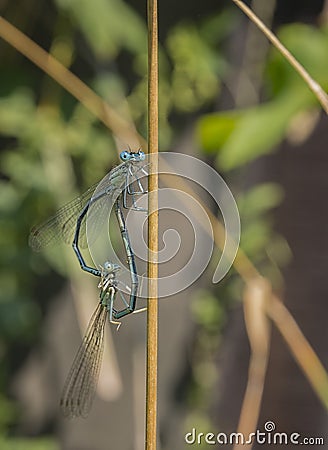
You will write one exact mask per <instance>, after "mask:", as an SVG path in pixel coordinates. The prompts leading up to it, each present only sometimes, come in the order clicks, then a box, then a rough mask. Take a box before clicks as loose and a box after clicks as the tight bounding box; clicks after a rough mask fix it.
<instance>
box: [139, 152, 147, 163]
mask: <svg viewBox="0 0 328 450" xmlns="http://www.w3.org/2000/svg"><path fill="white" fill-rule="evenodd" d="M138 153H139V158H140V161H144V160H145V159H146V155H145V153H144V152H142V151H141V150H139V152H138Z"/></svg>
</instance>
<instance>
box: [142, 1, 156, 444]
mask: <svg viewBox="0 0 328 450" xmlns="http://www.w3.org/2000/svg"><path fill="white" fill-rule="evenodd" d="M147 11H148V153H149V159H150V171H149V177H148V192H149V198H148V212H149V216H148V304H147V306H148V308H147V378H146V440H145V449H146V450H156V448H157V360H158V284H157V278H158V260H157V252H158V15H157V0H148V1H147Z"/></svg>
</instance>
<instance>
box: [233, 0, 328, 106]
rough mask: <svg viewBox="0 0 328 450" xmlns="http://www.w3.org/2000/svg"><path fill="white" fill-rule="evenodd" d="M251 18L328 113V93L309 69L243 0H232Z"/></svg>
mask: <svg viewBox="0 0 328 450" xmlns="http://www.w3.org/2000/svg"><path fill="white" fill-rule="evenodd" d="M232 1H233V2H234V3H235V4H236V5H237V6H238V7H239V8H240V9H241V10H242V11H243V12H244V13H245V14H246V15H247V16H248V17H249V18H250V20H251V21H252V22H253V23H254V24H255V25H256V26H257V27H258V28H259V29H260V30H261V31H262V33H264V34H265V36H266V37H267V38H268V39H269V41H270V42H271V43H272V44H273V45H274V46H275V47H276V49H277V50H278V51H279V52H280V53H281V54H282V55H283V56H284V57H285V58H286V59H287V61H288V62H289V64H290V65H291V66H293V68H294V69H295V70H296V72H297V73H298V74H299V75H300V76H301V77H302V78H303V80H304V81H305V83H306V84H307V85H308V87H309V88H310V89H311V91H312V92H313V93H314V95H315V96H316V97H317V99H318V100H319V102H320V104H321V106H322V108H323V109H324V111H325V112H326V113H327V114H328V95H327V94H326V92H325V91H324V90H323V89H322V87H321V86H320V85H319V84H318V83H317V82H316V81H315V80H314V79H313V78H312V77H311V76H310V74H309V73H308V72H307V70H306V69H305V68H304V67H303V66H302V64H300V63H299V62H298V61H297V59H296V58H295V56H293V55H292V54H291V53H290V51H289V50H287V48H286V47H285V46H284V45H283V44H282V43H281V42H280V41H279V39H278V38H277V36H275V35H274V34H273V33H272V31H270V30H269V28H268V27H267V26H266V25H265V24H264V23H263V22H262V20H261V19H259V17H257V15H256V14H254V12H253V11H252V10H251V9H250V8H249V7H248V6H246V5H245V3H243V2H242V1H241V0H232Z"/></svg>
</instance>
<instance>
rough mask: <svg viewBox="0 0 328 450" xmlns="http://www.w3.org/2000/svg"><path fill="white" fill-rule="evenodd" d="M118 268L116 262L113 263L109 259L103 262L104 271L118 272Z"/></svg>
mask: <svg viewBox="0 0 328 450" xmlns="http://www.w3.org/2000/svg"><path fill="white" fill-rule="evenodd" d="M120 268H121V267H120V266H119V265H118V264H114V263H111V262H109V261H106V262H105V263H104V267H103V271H104V272H105V273H115V272H118V271H119V270H120Z"/></svg>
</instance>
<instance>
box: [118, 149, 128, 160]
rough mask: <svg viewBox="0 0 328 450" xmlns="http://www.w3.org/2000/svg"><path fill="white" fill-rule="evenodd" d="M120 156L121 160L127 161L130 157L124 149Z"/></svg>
mask: <svg viewBox="0 0 328 450" xmlns="http://www.w3.org/2000/svg"><path fill="white" fill-rule="evenodd" d="M120 158H121V160H122V161H128V160H129V159H130V153H129V152H127V151H126V150H125V151H124V152H122V153H121V154H120Z"/></svg>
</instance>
